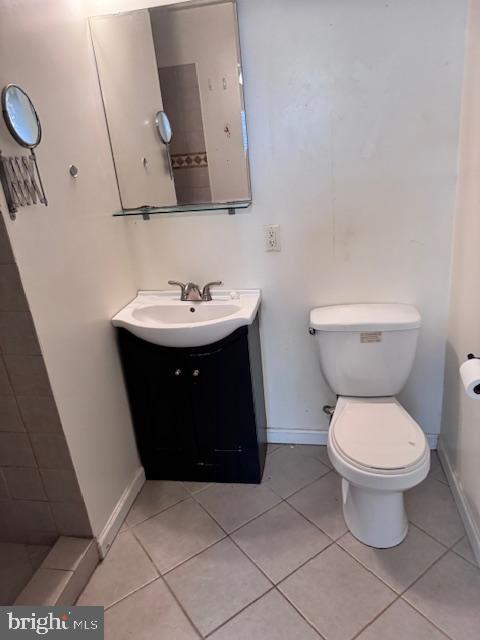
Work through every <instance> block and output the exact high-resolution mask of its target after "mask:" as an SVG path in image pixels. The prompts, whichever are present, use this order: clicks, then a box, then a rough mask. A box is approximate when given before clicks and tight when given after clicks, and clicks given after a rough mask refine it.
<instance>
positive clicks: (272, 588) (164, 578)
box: [112, 474, 335, 638]
mask: <svg viewBox="0 0 480 640" xmlns="http://www.w3.org/2000/svg"><path fill="white" fill-rule="evenodd" d="M324 475H327V474H324ZM317 479H318V478H317ZM313 482H316V480H314V481H313ZM299 491H301V489H299ZM197 493H200V492H197ZM275 495H277V494H275ZM292 495H293V494H292ZM191 497H192V498H193V500H195V497H194V496H193V495H192V496H191ZM278 497H280V496H278ZM183 501H184V500H182V501H181V502H183ZM195 502H196V503H197V504H198V506H199V507H200V508H201V509H202V510H203V511H204V512H205V513H206V514H207V515H208V516H209V517H210V518H212V520H214V522H215V523H216V524H217V525H218V526H219V528H220V529H221V530H222V531H223V532H224V534H225V535H224V536H223V538H221V539H220V540H217V541H216V542H214V543H212V544H211V545H208V547H205V549H202V550H201V551H199V552H198V553H196V554H195V555H193V556H191V557H189V558H187V559H185V560H183V561H182V562H181V563H179V564H178V565H176V566H175V567H172V568H171V569H169V570H168V571H166V572H165V573H163V574H162V573H160V576H159V577H160V578H161V579H162V580H163V582H164V583H165V584H166V585H167V588H168V590H169V591H170V592H171V594H172V597H173V598H174V599H175V601H176V602H177V604H178V605H179V607H180V608H181V610H182V611H183V612H184V614H185V615H186V616H187V619H188V620H189V621H190V622H191V624H192V626H193V628H194V629H195V631H197V632H198V633H200V631H199V630H198V629H197V627H196V625H195V624H194V623H193V620H191V618H190V616H189V615H188V613H187V612H186V610H185V609H184V607H183V605H182V603H181V601H180V600H179V599H178V598H177V596H176V595H175V593H174V592H173V590H172V589H171V587H170V585H169V584H168V582H167V580H166V576H167V575H168V574H169V573H171V572H173V571H175V570H176V569H178V568H179V567H181V566H182V565H183V564H185V563H187V562H189V561H190V560H192V559H193V558H196V557H197V556H199V555H200V554H202V553H203V552H204V551H207V550H208V549H211V548H212V547H214V546H215V545H217V544H219V543H220V542H223V541H224V540H230V541H231V542H232V544H234V545H235V547H236V548H238V550H239V551H240V552H241V553H242V555H243V556H244V557H245V558H246V559H247V561H249V562H251V563H252V564H253V565H254V566H255V567H256V568H257V569H258V570H259V571H260V572H261V574H262V575H263V576H264V577H265V578H266V579H267V580H268V582H269V583H270V584H271V587H270V588H269V589H268V590H267V591H265V592H264V593H262V594H261V595H260V596H258V598H256V599H255V600H253V601H252V602H250V603H248V604H247V605H245V607H242V609H240V610H239V611H237V612H236V613H235V614H234V615H233V616H231V617H230V618H228V619H227V620H225V621H224V622H222V624H221V625H219V626H218V627H216V628H215V629H213V630H212V631H210V632H209V633H208V634H207V636H203V635H202V634H201V633H200V637H201V638H204V637H208V636H209V635H211V634H213V633H214V632H215V631H217V630H218V629H220V627H222V626H224V625H225V624H227V622H229V621H230V620H233V619H234V618H235V617H237V616H238V615H239V614H240V613H242V611H244V610H245V609H247V608H248V607H249V606H250V605H252V604H254V602H256V601H257V600H259V599H260V598H262V597H263V596H264V595H266V594H267V593H270V592H271V591H273V590H277V591H278V593H280V594H281V595H282V596H283V597H285V596H284V594H283V593H282V592H281V591H280V589H278V588H277V586H278V584H280V583H281V582H283V581H284V580H286V579H287V578H288V577H290V576H291V575H292V574H293V573H295V572H296V571H298V570H299V569H300V568H301V567H303V566H304V565H305V564H307V563H308V562H310V560H313V559H314V558H316V557H317V556H319V555H320V554H321V553H323V552H324V551H326V550H327V549H328V548H329V547H331V546H332V545H333V544H335V541H334V540H332V539H331V538H330V536H326V537H327V538H328V539H329V540H330V543H329V544H328V545H327V546H326V547H324V548H323V549H322V550H321V551H319V552H318V553H316V554H315V555H313V556H312V557H310V558H308V559H307V560H305V562H303V563H302V564H301V565H299V566H298V567H296V568H295V569H294V570H293V571H291V572H290V573H289V574H288V575H286V576H285V577H284V578H282V579H281V580H280V581H279V582H278V583H275V582H274V581H273V580H272V579H271V578H270V577H269V576H268V575H267V574H266V573H265V572H264V571H263V569H262V568H261V567H259V566H258V565H257V563H256V562H255V561H254V560H252V559H251V558H250V556H248V554H247V553H246V552H245V551H244V550H243V549H242V548H241V547H240V546H239V545H238V544H237V543H236V541H235V540H234V539H233V538H232V537H231V535H230V534H229V533H228V532H227V531H226V530H225V529H224V527H223V526H222V525H221V524H220V523H219V522H218V521H217V520H216V519H215V518H214V517H213V516H212V515H211V514H210V513H209V512H208V511H207V509H206V508H205V507H204V506H203V505H202V504H201V503H199V502H198V501H197V500H195ZM282 502H285V503H286V504H287V505H288V502H287V501H286V499H284V498H280V502H278V503H276V504H275V505H273V506H272V507H270V508H268V509H267V510H266V511H264V512H263V513H261V514H259V515H258V516H255V517H254V518H253V519H252V520H249V521H247V522H246V523H244V524H242V525H240V526H239V527H238V528H237V529H234V530H233V531H232V532H231V533H235V532H236V531H238V530H239V529H241V528H242V527H244V526H246V525H247V524H250V522H252V521H253V520H256V519H258V518H260V517H261V516H262V515H264V514H265V513H268V512H269V511H271V510H273V509H275V507H278V506H279V505H280V504H282ZM176 504H179V502H177V503H176ZM172 506H175V505H172ZM289 506H290V505H289ZM168 508H171V507H168ZM168 508H167V509H168ZM167 509H165V510H164V511H166V510H167ZM157 515H158V514H157ZM299 515H302V514H299ZM302 517H303V516H302ZM139 524H141V523H139ZM135 526H137V525H135ZM135 526H134V527H132V528H131V529H130V532H131V533H132V535H133V536H134V537H135V539H136V540H137V542H138V543H139V545H140V546H141V548H142V549H143V551H144V552H145V553H146V555H147V556H148V558H149V559H150V561H151V562H152V563H153V564H154V567H155V569H156V570H157V571H159V569H158V568H157V566H156V564H155V563H154V561H153V558H152V557H151V556H150V554H149V553H148V551H147V549H146V548H145V547H144V545H143V544H142V542H141V540H140V539H139V538H138V537H137V536H136V534H135V532H134V528H135ZM316 528H317V529H318V530H319V531H320V532H321V533H324V532H323V531H321V530H320V529H319V527H316ZM325 535H326V534H325ZM157 579H158V578H156V579H155V580H157ZM155 580H153V581H152V582H154V581H155ZM150 584H151V583H150ZM145 586H147V585H145ZM142 588H143V587H140V589H142ZM140 589H137V591H138V590H140ZM129 595H132V594H129ZM125 597H128V596H125ZM123 599H124V598H122V600H123ZM286 599H287V601H288V602H290V601H289V600H288V598H286ZM119 602H120V601H119ZM116 604H118V603H116ZM290 604H291V606H293V607H294V609H295V610H296V611H297V613H298V614H299V615H300V616H301V618H302V619H303V620H305V622H306V623H307V624H308V625H309V626H310V627H312V628H313V629H314V631H315V632H316V633H317V634H319V631H318V630H317V629H316V628H315V627H314V626H313V625H312V623H311V622H310V621H309V620H308V619H307V618H305V616H304V615H303V614H302V612H301V611H299V610H298V609H297V608H296V607H295V606H294V605H293V603H290ZM112 606H113V605H112ZM319 635H320V637H321V638H323V636H322V635H321V634H319Z"/></svg>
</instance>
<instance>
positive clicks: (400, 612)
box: [358, 600, 446, 640]
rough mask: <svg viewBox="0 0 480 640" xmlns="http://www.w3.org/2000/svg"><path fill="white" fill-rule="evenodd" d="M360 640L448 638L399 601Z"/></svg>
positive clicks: (431, 639)
mask: <svg viewBox="0 0 480 640" xmlns="http://www.w3.org/2000/svg"><path fill="white" fill-rule="evenodd" d="M358 640H446V638H445V636H444V635H443V633H440V631H438V629H436V628H435V627H434V626H433V625H431V624H430V622H428V620H425V618H424V617H423V616H421V615H420V614H419V613H417V611H415V609H412V607H410V606H409V605H408V604H407V603H406V602H404V601H403V600H397V601H396V602H394V603H393V604H392V606H391V607H389V608H388V609H387V610H386V611H385V613H382V615H381V616H380V617H379V618H377V620H375V622H374V623H373V624H371V625H370V626H369V627H367V628H366V629H365V631H363V632H362V633H361V634H360V635H359V636H358Z"/></svg>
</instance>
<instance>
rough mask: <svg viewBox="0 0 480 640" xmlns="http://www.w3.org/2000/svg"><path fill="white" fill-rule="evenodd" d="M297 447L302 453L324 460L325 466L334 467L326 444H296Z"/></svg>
mask: <svg viewBox="0 0 480 640" xmlns="http://www.w3.org/2000/svg"><path fill="white" fill-rule="evenodd" d="M293 446H294V447H295V449H299V450H300V451H301V452H302V453H306V454H307V455H309V456H311V457H312V458H316V459H317V460H320V462H323V464H324V465H325V466H327V467H328V468H329V469H333V467H332V463H331V462H330V458H329V457H328V453H327V447H326V445H320V444H295V445H293Z"/></svg>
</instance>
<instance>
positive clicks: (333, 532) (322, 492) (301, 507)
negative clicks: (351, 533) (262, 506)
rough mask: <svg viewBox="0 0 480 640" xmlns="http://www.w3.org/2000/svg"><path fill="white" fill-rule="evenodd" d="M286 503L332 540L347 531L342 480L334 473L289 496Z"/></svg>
mask: <svg viewBox="0 0 480 640" xmlns="http://www.w3.org/2000/svg"><path fill="white" fill-rule="evenodd" d="M288 502H289V503H290V504H291V505H292V506H293V507H294V508H295V509H297V510H298V511H300V513H303V515H304V516H305V517H306V518H308V519H309V520H311V521H312V522H314V523H315V524H316V525H317V526H318V527H320V529H322V531H325V533H326V534H327V535H328V536H330V538H333V539H334V540H336V539H337V538H340V537H341V536H343V534H344V533H346V532H347V531H348V529H347V525H346V524H345V520H344V519H343V508H342V479H341V478H340V476H339V475H338V474H337V473H335V472H334V471H332V472H331V473H327V475H325V476H323V477H322V478H320V480H317V481H316V482H314V483H313V484H311V485H309V486H308V487H305V489H302V490H301V491H299V492H298V493H295V494H294V495H293V496H290V498H288Z"/></svg>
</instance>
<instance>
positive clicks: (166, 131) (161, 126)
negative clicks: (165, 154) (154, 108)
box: [155, 111, 173, 144]
mask: <svg viewBox="0 0 480 640" xmlns="http://www.w3.org/2000/svg"><path fill="white" fill-rule="evenodd" d="M155 125H156V127H157V130H158V135H159V136H160V139H161V140H162V142H163V144H170V142H171V140H172V134H173V132H172V126H171V124H170V120H169V119H168V116H167V114H166V113H165V111H159V112H158V113H157V115H156V116H155Z"/></svg>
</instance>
